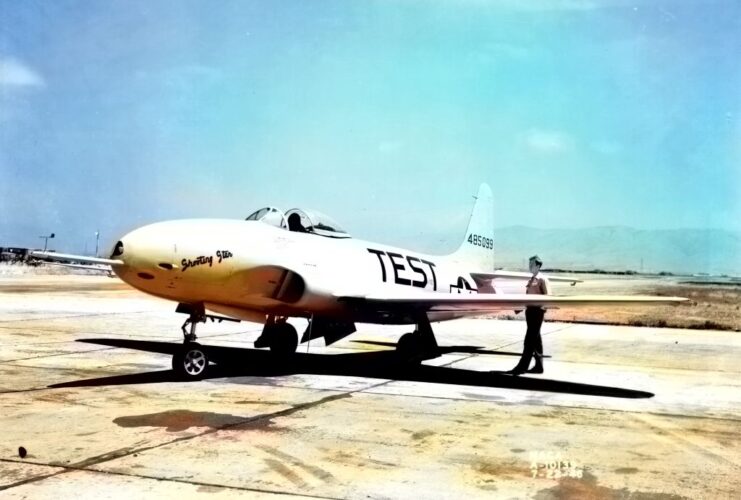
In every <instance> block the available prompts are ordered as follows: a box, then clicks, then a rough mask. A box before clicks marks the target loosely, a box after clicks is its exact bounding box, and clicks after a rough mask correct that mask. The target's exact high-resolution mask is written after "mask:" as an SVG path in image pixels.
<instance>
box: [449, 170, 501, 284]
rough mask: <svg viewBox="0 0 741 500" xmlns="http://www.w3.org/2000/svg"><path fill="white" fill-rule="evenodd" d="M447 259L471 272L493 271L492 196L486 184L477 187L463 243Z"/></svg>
mask: <svg viewBox="0 0 741 500" xmlns="http://www.w3.org/2000/svg"><path fill="white" fill-rule="evenodd" d="M448 258H450V259H451V260H453V261H455V262H457V263H459V264H462V265H466V266H468V267H470V268H471V271H472V272H473V271H480V272H489V271H493V270H494V196H493V195H492V192H491V188H490V187H489V185H488V184H482V185H481V187H479V194H478V195H477V196H476V203H475V204H474V205H473V212H471V219H470V220H469V221H468V229H467V230H466V235H465V236H464V239H463V243H461V246H460V247H459V248H458V250H456V251H455V252H453V253H452V254H450V255H448Z"/></svg>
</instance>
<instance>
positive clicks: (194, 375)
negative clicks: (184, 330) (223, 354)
mask: <svg viewBox="0 0 741 500" xmlns="http://www.w3.org/2000/svg"><path fill="white" fill-rule="evenodd" d="M172 369H173V371H174V372H175V373H177V374H178V376H179V377H180V378H181V379H183V380H200V379H202V378H203V377H204V376H205V375H206V372H207V370H208V354H207V353H206V351H205V350H204V349H203V347H202V346H201V344H199V343H197V342H185V343H184V344H183V345H182V347H181V348H180V350H178V351H177V352H175V354H174V355H173V356H172Z"/></svg>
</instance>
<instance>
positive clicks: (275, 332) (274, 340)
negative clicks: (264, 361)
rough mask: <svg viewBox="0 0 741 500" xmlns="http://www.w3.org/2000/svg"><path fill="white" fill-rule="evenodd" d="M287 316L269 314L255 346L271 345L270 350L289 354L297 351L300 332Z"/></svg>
mask: <svg viewBox="0 0 741 500" xmlns="http://www.w3.org/2000/svg"><path fill="white" fill-rule="evenodd" d="M287 319H288V318H285V317H281V316H279V317H276V316H273V315H270V316H268V319H267V321H265V326H264V327H263V329H262V334H261V335H260V336H259V337H258V338H257V340H255V347H269V348H270V351H271V352H273V353H275V354H278V355H281V356H288V355H290V354H293V353H295V352H296V348H297V347H298V333H297V332H296V329H295V328H294V327H293V325H291V324H290V323H288V322H287V321H286V320H287Z"/></svg>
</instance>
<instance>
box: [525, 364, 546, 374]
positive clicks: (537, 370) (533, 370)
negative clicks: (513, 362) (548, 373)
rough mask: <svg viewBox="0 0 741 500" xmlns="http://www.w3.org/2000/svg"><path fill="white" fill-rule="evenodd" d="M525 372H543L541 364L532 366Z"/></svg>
mask: <svg viewBox="0 0 741 500" xmlns="http://www.w3.org/2000/svg"><path fill="white" fill-rule="evenodd" d="M527 372H528V373H543V365H541V366H533V367H532V368H530V369H529V370H528V371H527Z"/></svg>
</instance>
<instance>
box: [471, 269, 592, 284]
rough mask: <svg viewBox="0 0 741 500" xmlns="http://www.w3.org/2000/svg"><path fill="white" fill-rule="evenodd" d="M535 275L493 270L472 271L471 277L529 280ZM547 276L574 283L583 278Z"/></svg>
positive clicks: (554, 279)
mask: <svg viewBox="0 0 741 500" xmlns="http://www.w3.org/2000/svg"><path fill="white" fill-rule="evenodd" d="M532 276H533V273H523V272H518V271H501V270H498V271H492V272H490V273H471V277H473V279H474V280H476V281H477V282H478V281H479V280H493V279H497V278H500V279H510V280H528V279H530V278H531V277H532ZM544 276H545V277H546V278H548V281H552V282H559V281H560V282H564V283H571V284H572V285H573V284H575V283H581V282H582V280H580V279H577V278H571V277H569V276H551V275H548V274H545V275H544Z"/></svg>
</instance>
